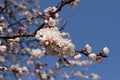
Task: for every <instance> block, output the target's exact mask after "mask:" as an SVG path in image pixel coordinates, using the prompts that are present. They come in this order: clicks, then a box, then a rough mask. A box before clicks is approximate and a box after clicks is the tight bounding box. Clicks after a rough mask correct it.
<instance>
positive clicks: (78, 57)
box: [73, 54, 81, 60]
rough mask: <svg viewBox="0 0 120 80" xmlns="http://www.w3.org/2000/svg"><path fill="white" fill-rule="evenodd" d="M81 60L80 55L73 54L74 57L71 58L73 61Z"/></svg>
mask: <svg viewBox="0 0 120 80" xmlns="http://www.w3.org/2000/svg"><path fill="white" fill-rule="evenodd" d="M80 58H81V55H80V54H75V55H74V56H73V59H74V60H78V59H80Z"/></svg>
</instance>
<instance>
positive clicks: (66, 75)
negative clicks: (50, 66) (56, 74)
mask: <svg viewBox="0 0 120 80" xmlns="http://www.w3.org/2000/svg"><path fill="white" fill-rule="evenodd" d="M62 76H63V77H64V78H65V79H66V80H68V79H69V77H70V76H69V75H68V74H67V73H66V72H64V73H63V74H62Z"/></svg>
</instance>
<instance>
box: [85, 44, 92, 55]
mask: <svg viewBox="0 0 120 80" xmlns="http://www.w3.org/2000/svg"><path fill="white" fill-rule="evenodd" d="M85 51H86V52H87V53H91V52H92V48H91V46H90V45H89V44H86V45H85Z"/></svg>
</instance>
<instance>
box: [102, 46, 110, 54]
mask: <svg viewBox="0 0 120 80" xmlns="http://www.w3.org/2000/svg"><path fill="white" fill-rule="evenodd" d="M102 53H103V54H105V55H107V54H108V53H109V49H108V48H107V47H104V48H103V50H102Z"/></svg>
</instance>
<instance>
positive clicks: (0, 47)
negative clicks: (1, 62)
mask: <svg viewBox="0 0 120 80" xmlns="http://www.w3.org/2000/svg"><path fill="white" fill-rule="evenodd" d="M6 49H7V47H6V46H4V45H1V46H0V53H3V52H5V51H6Z"/></svg>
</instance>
